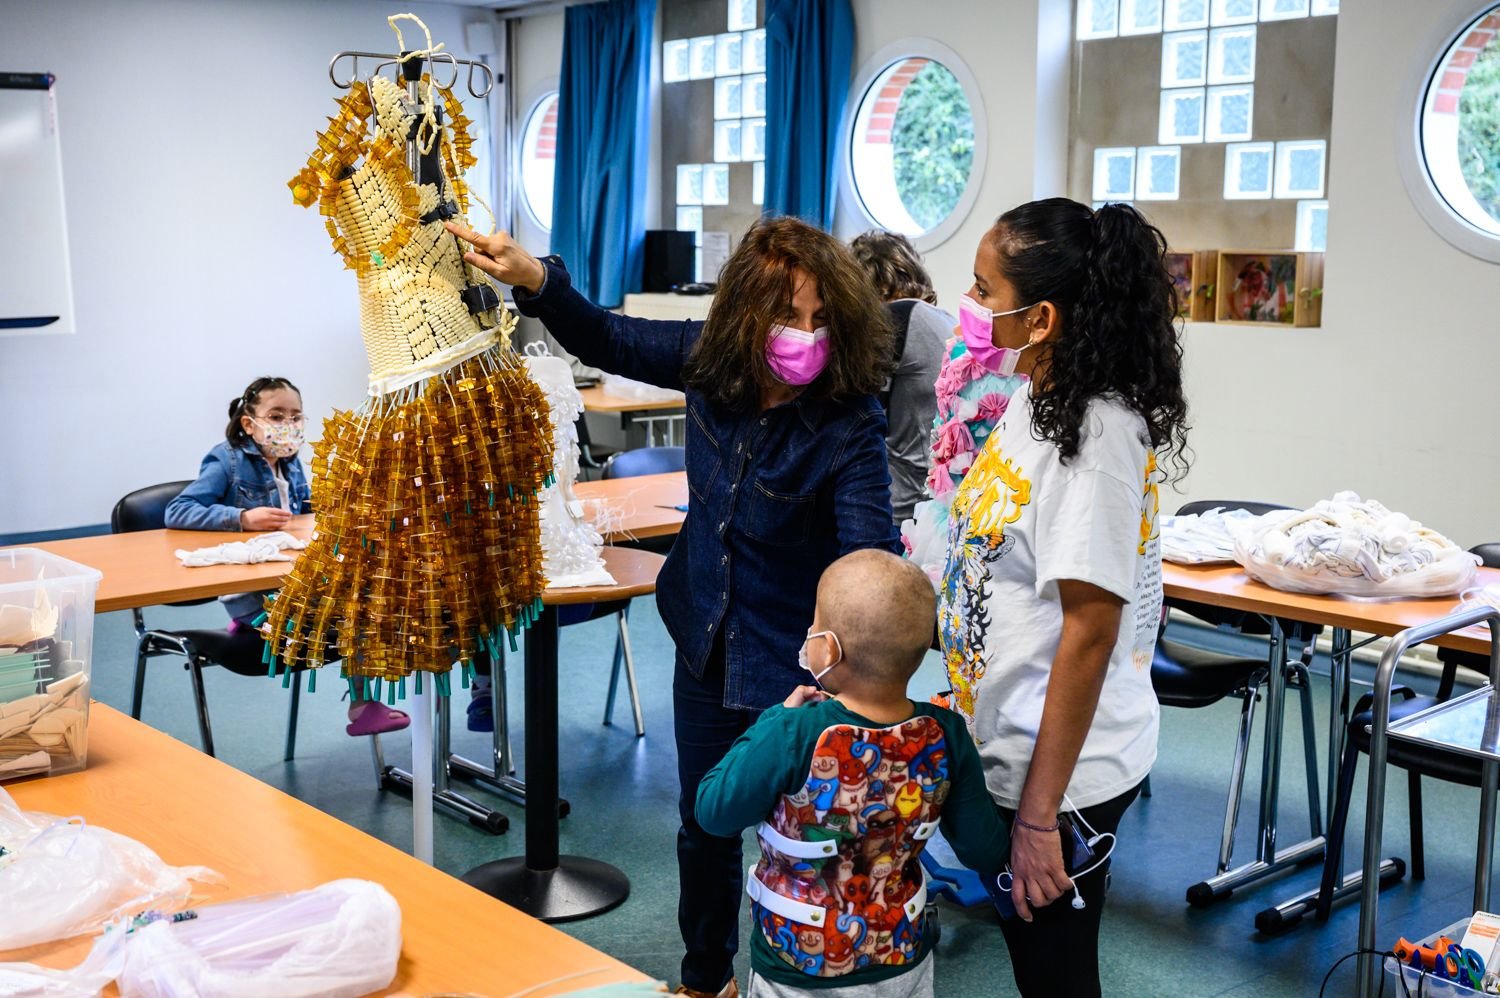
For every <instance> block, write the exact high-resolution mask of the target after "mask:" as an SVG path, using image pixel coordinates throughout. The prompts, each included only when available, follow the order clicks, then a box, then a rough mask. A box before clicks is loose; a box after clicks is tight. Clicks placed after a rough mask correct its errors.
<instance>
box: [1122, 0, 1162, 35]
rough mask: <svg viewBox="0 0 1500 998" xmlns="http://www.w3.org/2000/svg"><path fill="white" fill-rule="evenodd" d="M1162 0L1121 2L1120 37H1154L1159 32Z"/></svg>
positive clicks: (1124, 0)
mask: <svg viewBox="0 0 1500 998" xmlns="http://www.w3.org/2000/svg"><path fill="white" fill-rule="evenodd" d="M1161 4H1162V0H1122V2H1121V4H1120V34H1121V35H1154V34H1156V33H1157V32H1158V31H1160V30H1161Z"/></svg>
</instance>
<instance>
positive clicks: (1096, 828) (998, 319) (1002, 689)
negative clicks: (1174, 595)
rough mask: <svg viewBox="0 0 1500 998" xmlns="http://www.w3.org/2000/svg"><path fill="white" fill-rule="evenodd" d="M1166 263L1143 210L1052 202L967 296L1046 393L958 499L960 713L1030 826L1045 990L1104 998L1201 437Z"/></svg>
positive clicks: (1038, 963)
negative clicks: (1170, 549)
mask: <svg viewBox="0 0 1500 998" xmlns="http://www.w3.org/2000/svg"><path fill="white" fill-rule="evenodd" d="M1165 249H1166V242H1165V240H1164V239H1163V238H1162V235H1161V233H1160V232H1159V231H1157V230H1156V229H1155V228H1154V227H1152V226H1151V225H1150V224H1148V223H1147V222H1146V221H1145V219H1143V218H1142V217H1141V216H1140V214H1139V213H1137V212H1136V211H1135V209H1133V208H1130V207H1128V206H1125V205H1106V206H1105V207H1103V208H1101V209H1100V210H1099V211H1097V212H1096V211H1092V210H1090V209H1089V207H1088V206H1087V205H1082V204H1078V203H1077V202H1074V201H1069V200H1066V199H1063V198H1054V199H1051V200H1047V201H1037V202H1033V203H1030V204H1026V205H1022V206H1021V207H1019V208H1016V209H1014V210H1012V211H1009V212H1007V213H1006V214H1005V215H1003V216H1001V218H1000V220H999V221H998V222H996V223H995V225H994V227H993V228H991V229H990V231H989V232H988V233H987V234H986V235H985V237H984V239H983V240H982V241H981V243H980V245H979V249H978V252H977V254H976V256H975V262H974V286H973V288H972V289H970V291H969V293H968V294H967V295H965V296H964V299H963V300H962V302H961V309H960V315H961V319H960V331H961V332H962V334H963V336H964V340H965V343H966V345H967V346H968V350H969V353H970V355H971V356H972V357H973V358H974V361H975V362H977V363H979V364H981V365H982V366H984V367H985V368H987V369H988V370H990V371H992V372H994V373H996V374H1000V375H1006V374H1011V373H1016V374H1020V375H1024V376H1027V377H1028V378H1029V382H1028V383H1027V384H1025V385H1024V386H1023V387H1022V388H1021V389H1020V390H1019V391H1017V393H1016V395H1015V396H1014V397H1013V398H1012V399H1011V400H1010V404H1009V406H1008V407H1007V408H1006V410H1005V413H1004V415H1003V416H1002V417H1001V418H1000V421H999V423H998V424H996V426H995V428H994V430H993V432H992V433H991V434H990V436H989V437H988V439H987V440H986V441H985V444H984V446H983V448H982V449H981V450H980V452H979V454H978V456H977V457H976V458H975V460H974V464H973V467H972V468H971V469H970V470H969V472H968V474H967V475H966V476H965V478H964V480H963V483H962V484H961V485H960V486H959V488H958V492H957V493H956V495H955V496H954V501H953V517H952V524H951V532H950V534H949V542H948V555H947V565H946V568H945V571H944V575H943V578H942V580H941V583H940V591H939V596H938V600H939V605H938V629H939V632H940V636H941V639H942V648H943V655H944V659H945V661H946V664H947V668H948V674H949V678H950V679H951V681H952V683H953V705H954V707H955V708H957V709H958V710H959V712H960V713H962V714H963V715H964V716H965V717H966V718H967V720H968V722H969V726H970V729H971V730H972V732H973V733H974V736H975V738H976V739H977V741H978V742H979V750H980V755H981V757H982V758H983V760H984V766H985V777H986V781H987V783H988V785H989V788H990V792H991V794H992V795H993V796H994V798H995V800H996V801H997V802H998V803H999V804H1000V806H1001V807H1002V808H1003V809H1005V811H1006V813H1007V814H1008V815H1009V816H1010V817H1011V818H1012V820H1013V831H1012V838H1011V843H1012V845H1011V858H1010V872H1011V875H1012V876H1011V878H1010V884H1009V887H1010V900H1011V902H1012V904H1013V906H1014V907H1015V909H1016V915H1017V917H1014V918H1008V919H1006V920H1004V921H1003V922H1002V926H1003V929H1004V932H1005V938H1006V943H1007V946H1008V947H1009V949H1010V954H1011V962H1012V965H1013V967H1014V970H1015V977H1016V983H1017V985H1018V986H1019V987H1020V990H1021V993H1022V994H1023V995H1027V996H1030V995H1041V994H1046V995H1059V994H1068V995H1097V994H1099V993H1100V986H1099V970H1098V940H1099V924H1100V914H1101V909H1102V908H1103V905H1104V894H1105V886H1106V875H1107V872H1108V863H1107V861H1105V860H1106V856H1107V854H1108V852H1109V850H1110V848H1111V847H1112V846H1113V841H1114V840H1113V838H1112V834H1113V832H1114V831H1115V828H1116V827H1117V826H1118V824H1119V821H1120V818H1121V816H1122V815H1123V814H1124V812H1125V809H1126V808H1127V807H1128V806H1129V805H1130V803H1131V802H1132V801H1133V800H1134V799H1135V796H1136V794H1137V792H1138V790H1139V787H1140V783H1141V781H1142V780H1143V779H1144V778H1145V777H1146V775H1147V773H1149V772H1150V770H1151V765H1152V763H1153V762H1154V761H1155V759H1156V733H1157V706H1156V696H1155V694H1154V693H1153V692H1152V688H1151V656H1152V651H1153V648H1154V645H1155V641H1156V629H1157V623H1158V619H1159V615H1160V611H1161V555H1160V547H1159V542H1158V540H1157V529H1156V523H1157V486H1158V481H1159V478H1160V475H1159V473H1158V470H1157V469H1158V460H1159V459H1166V460H1170V461H1171V462H1172V463H1173V464H1174V465H1175V466H1176V467H1177V468H1178V469H1185V460H1184V434H1185V431H1186V428H1187V427H1186V416H1187V404H1186V402H1185V400H1184V398H1183V392H1182V350H1181V346H1180V345H1179V342H1178V336H1177V327H1176V319H1175V317H1176V314H1177V303H1176V292H1175V290H1174V288H1173V285H1172V280H1171V278H1170V277H1169V276H1168V274H1167V271H1166V269H1165V267H1164V266H1163V264H1162V254H1163V253H1164V251H1165ZM1080 815H1081V820H1080V819H1079V816H1080ZM1070 826H1079V831H1080V833H1081V834H1080V836H1079V837H1078V840H1077V841H1076V842H1075V839H1074V837H1073V836H1072V835H1071V834H1070ZM1105 833H1109V834H1105ZM1089 840H1094V841H1093V844H1092V852H1093V853H1094V858H1093V859H1085V858H1083V856H1082V852H1083V850H1082V849H1078V850H1077V854H1076V855H1075V846H1076V845H1077V844H1078V842H1083V843H1087V842H1088V841H1089ZM1065 847H1066V849H1067V853H1068V856H1067V859H1066V860H1065V859H1064V848H1065ZM1070 872H1077V874H1078V875H1077V876H1076V877H1070V875H1069V874H1070ZM1001 886H1002V887H1004V886H1006V885H1005V878H1002V881H1001Z"/></svg>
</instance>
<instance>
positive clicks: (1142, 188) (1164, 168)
mask: <svg viewBox="0 0 1500 998" xmlns="http://www.w3.org/2000/svg"><path fill="white" fill-rule="evenodd" d="M1135 163H1136V173H1135V197H1136V200H1138V201H1175V200H1177V197H1178V186H1179V180H1180V177H1181V173H1182V150H1181V149H1179V148H1178V147H1177V146H1147V147H1145V148H1143V149H1137V150H1136V154H1135Z"/></svg>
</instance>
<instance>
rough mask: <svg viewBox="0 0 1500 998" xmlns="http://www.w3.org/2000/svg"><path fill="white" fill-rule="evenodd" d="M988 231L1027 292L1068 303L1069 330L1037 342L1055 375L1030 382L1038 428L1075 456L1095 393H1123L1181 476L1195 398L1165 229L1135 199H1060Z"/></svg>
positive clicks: (1064, 309) (1010, 276)
mask: <svg viewBox="0 0 1500 998" xmlns="http://www.w3.org/2000/svg"><path fill="white" fill-rule="evenodd" d="M987 238H989V239H992V240H993V241H994V245H995V246H996V248H997V249H998V250H999V252H1000V269H1001V271H1002V273H1004V275H1005V277H1006V279H1007V280H1009V281H1010V282H1011V283H1012V284H1013V285H1015V288H1016V292H1017V294H1018V295H1019V296H1020V298H1019V300H1020V301H1023V302H1040V301H1050V302H1052V303H1053V304H1054V305H1055V306H1057V308H1058V310H1059V312H1060V314H1061V323H1062V328H1061V330H1060V335H1057V336H1051V337H1048V338H1047V340H1046V341H1045V342H1044V343H1043V344H1042V345H1040V346H1038V347H1037V349H1038V350H1040V351H1041V356H1040V357H1039V358H1038V360H1039V361H1040V362H1043V363H1045V364H1046V365H1047V367H1046V370H1047V376H1046V380H1045V383H1043V384H1034V385H1032V388H1031V413H1032V429H1033V432H1035V433H1036V434H1037V436H1038V437H1039V438H1041V439H1044V440H1049V441H1051V442H1052V443H1054V444H1056V445H1057V448H1058V450H1059V451H1061V453H1062V457H1063V460H1064V461H1067V460H1069V459H1071V458H1073V457H1075V456H1076V455H1077V454H1078V447H1079V443H1080V436H1081V433H1082V429H1083V419H1084V414H1085V413H1086V412H1087V411H1088V407H1089V403H1090V402H1091V401H1093V400H1094V399H1096V398H1101V397H1107V396H1113V397H1116V398H1119V399H1120V400H1121V401H1123V402H1124V403H1125V404H1126V405H1128V406H1130V407H1131V408H1132V409H1134V410H1135V411H1136V412H1138V413H1140V414H1141V418H1142V419H1144V420H1145V421H1146V426H1147V428H1148V430H1149V431H1150V434H1151V446H1152V447H1154V448H1155V449H1156V450H1157V455H1158V463H1159V464H1160V465H1161V466H1163V467H1170V469H1171V471H1172V476H1171V477H1172V480H1173V481H1174V482H1176V481H1180V480H1181V479H1182V478H1183V477H1184V476H1186V474H1187V471H1188V465H1189V463H1190V460H1191V453H1190V452H1189V451H1188V449H1187V431H1188V422H1187V415H1188V406H1187V398H1186V397H1185V396H1184V395H1183V390H1182V343H1181V341H1180V340H1179V338H1178V325H1177V306H1178V301H1177V289H1176V288H1175V287H1174V285H1173V284H1172V278H1171V276H1170V275H1169V274H1168V273H1167V269H1166V265H1165V264H1164V262H1163V256H1164V254H1165V253H1166V251H1167V241H1166V238H1165V237H1164V236H1163V235H1162V234H1161V231H1160V230H1159V229H1157V228H1156V227H1155V226H1154V225H1152V224H1151V223H1150V222H1148V221H1146V219H1145V218H1143V217H1142V216H1141V213H1140V212H1138V211H1136V210H1135V209H1134V208H1132V207H1130V206H1129V205H1123V204H1107V205H1105V206H1104V207H1102V208H1100V209H1099V210H1098V211H1094V210H1092V209H1090V208H1089V207H1088V205H1084V204H1079V203H1078V202H1077V201H1070V200H1068V199H1067V198H1049V199H1047V200H1044V201H1032V202H1030V203H1029V204H1023V205H1021V206H1020V207H1019V208H1013V209H1011V210H1010V211H1008V212H1006V213H1005V214H1004V215H1001V216H1000V220H999V221H997V222H996V223H995V225H994V227H993V228H992V229H991V230H990V233H989V236H988V237H987Z"/></svg>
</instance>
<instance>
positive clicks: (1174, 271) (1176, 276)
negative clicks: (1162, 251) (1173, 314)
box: [1163, 253, 1193, 317]
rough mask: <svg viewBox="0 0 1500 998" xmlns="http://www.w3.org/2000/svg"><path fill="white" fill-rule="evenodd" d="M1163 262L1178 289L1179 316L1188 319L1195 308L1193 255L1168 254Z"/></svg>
mask: <svg viewBox="0 0 1500 998" xmlns="http://www.w3.org/2000/svg"><path fill="white" fill-rule="evenodd" d="M1163 262H1164V263H1165V264H1166V265H1167V273H1168V274H1170V275H1171V276H1172V284H1173V286H1175V287H1176V288H1177V314H1178V315H1179V316H1183V317H1186V316H1187V315H1188V313H1189V312H1191V311H1192V308H1193V254H1191V253H1168V254H1167V255H1166V257H1165V258H1164V259H1163Z"/></svg>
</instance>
